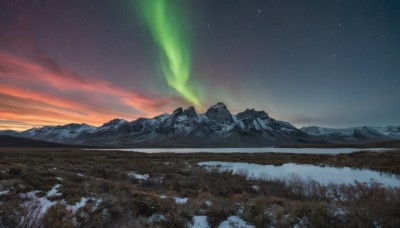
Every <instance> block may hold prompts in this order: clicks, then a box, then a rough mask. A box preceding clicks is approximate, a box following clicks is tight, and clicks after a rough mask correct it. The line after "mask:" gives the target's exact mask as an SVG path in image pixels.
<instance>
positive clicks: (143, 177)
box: [127, 171, 150, 180]
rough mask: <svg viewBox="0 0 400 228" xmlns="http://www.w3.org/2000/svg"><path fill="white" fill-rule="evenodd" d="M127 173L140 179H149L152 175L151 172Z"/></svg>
mask: <svg viewBox="0 0 400 228" xmlns="http://www.w3.org/2000/svg"><path fill="white" fill-rule="evenodd" d="M127 175H128V177H133V178H135V179H138V180H147V179H149V177H150V175H149V174H138V173H136V172H134V171H132V172H129V173H128V174H127Z"/></svg>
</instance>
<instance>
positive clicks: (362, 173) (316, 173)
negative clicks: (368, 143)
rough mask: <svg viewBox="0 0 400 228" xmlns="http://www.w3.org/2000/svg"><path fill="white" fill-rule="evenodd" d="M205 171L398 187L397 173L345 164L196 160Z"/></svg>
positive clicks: (257, 177)
mask: <svg viewBox="0 0 400 228" xmlns="http://www.w3.org/2000/svg"><path fill="white" fill-rule="evenodd" d="M198 164H199V165H201V166H204V167H205V168H206V169H208V170H209V171H213V170H216V171H218V172H225V171H228V172H232V173H233V174H239V175H243V176H246V178H248V179H282V180H290V179H292V178H293V177H299V178H300V179H301V180H304V181H307V180H309V179H313V180H316V181H318V182H320V183H321V184H328V183H337V184H352V183H354V181H358V182H370V181H371V180H373V181H376V182H379V183H382V184H384V185H385V186H392V187H398V186H400V175H398V174H392V173H384V172H378V171H373V170H369V169H354V168H349V167H340V168H338V167H330V166H324V167H321V166H316V165H304V164H294V163H286V164H283V165H280V166H275V165H259V164H251V163H241V162H200V163H198Z"/></svg>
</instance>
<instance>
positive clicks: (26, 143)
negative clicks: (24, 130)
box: [0, 135, 70, 147]
mask: <svg viewBox="0 0 400 228" xmlns="http://www.w3.org/2000/svg"><path fill="white" fill-rule="evenodd" d="M0 147H70V146H69V145H63V144H59V143H52V142H46V141H42V140H37V139H29V138H20V137H15V136H8V135H0Z"/></svg>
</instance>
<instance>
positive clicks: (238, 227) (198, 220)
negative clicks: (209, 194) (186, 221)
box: [189, 215, 255, 228]
mask: <svg viewBox="0 0 400 228" xmlns="http://www.w3.org/2000/svg"><path fill="white" fill-rule="evenodd" d="M189 227H190V228H209V227H210V225H209V224H208V222H207V216H205V215H196V216H193V218H192V223H191V224H190V225H189ZM254 227H255V226H253V225H251V224H248V223H247V222H246V221H244V220H243V219H241V218H240V217H238V216H236V215H231V216H229V217H228V218H227V219H226V220H225V221H223V222H221V223H220V224H219V225H218V228H254Z"/></svg>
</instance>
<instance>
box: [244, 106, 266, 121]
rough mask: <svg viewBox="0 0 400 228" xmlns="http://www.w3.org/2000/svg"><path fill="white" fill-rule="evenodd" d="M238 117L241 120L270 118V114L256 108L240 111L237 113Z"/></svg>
mask: <svg viewBox="0 0 400 228" xmlns="http://www.w3.org/2000/svg"><path fill="white" fill-rule="evenodd" d="M237 118H238V119H239V120H244V119H256V118H260V119H268V118H269V116H268V114H267V113H266V112H265V111H256V110H255V109H248V108H247V109H246V110H245V111H243V112H239V113H238V114H237Z"/></svg>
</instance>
